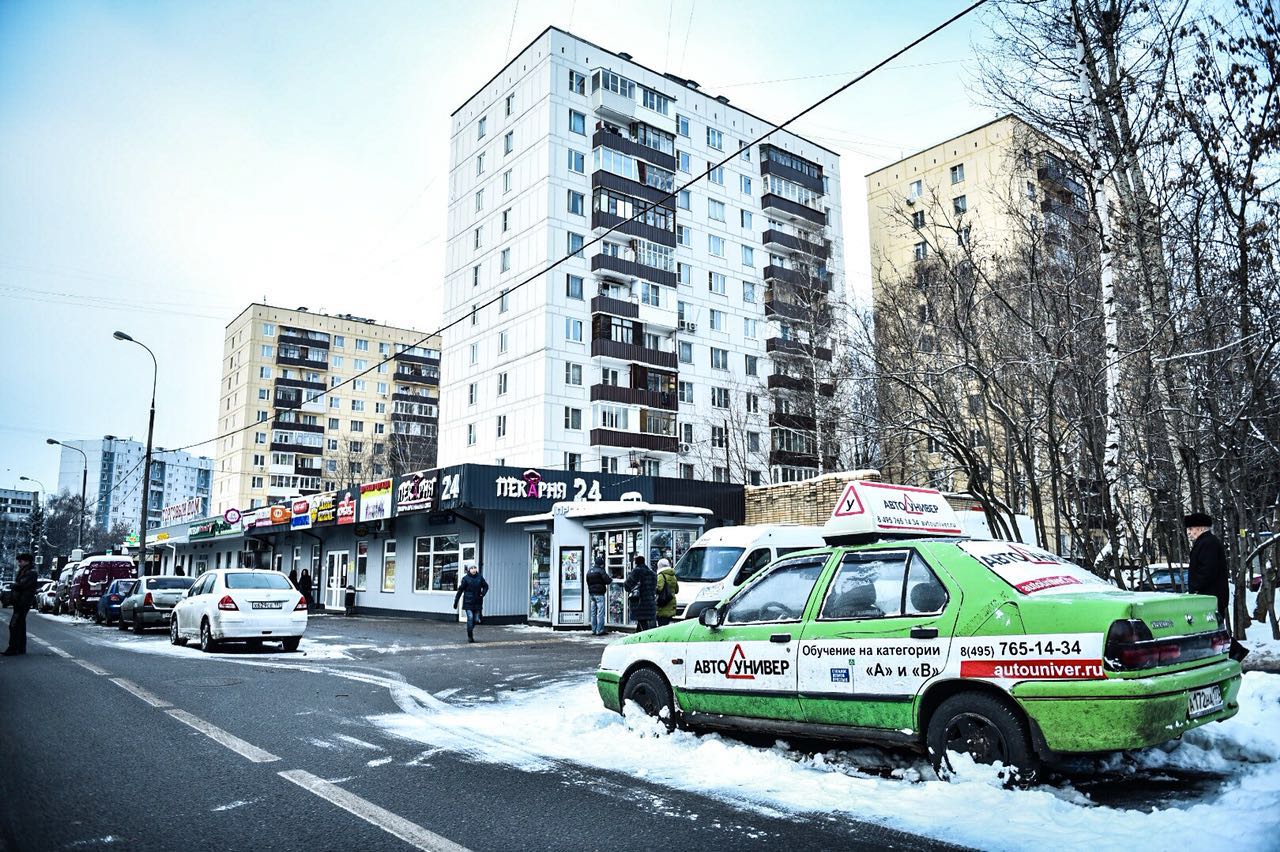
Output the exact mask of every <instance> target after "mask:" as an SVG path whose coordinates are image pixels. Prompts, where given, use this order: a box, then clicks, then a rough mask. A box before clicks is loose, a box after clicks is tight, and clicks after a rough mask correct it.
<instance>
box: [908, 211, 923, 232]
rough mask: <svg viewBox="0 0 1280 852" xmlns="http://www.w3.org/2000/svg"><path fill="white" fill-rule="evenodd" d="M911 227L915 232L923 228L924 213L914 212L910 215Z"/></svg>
mask: <svg viewBox="0 0 1280 852" xmlns="http://www.w3.org/2000/svg"><path fill="white" fill-rule="evenodd" d="M911 227H913V228H915V229H916V230H917V231H918V230H920V229H921V228H923V227H924V211H923V210H916V211H914V212H913V213H912V214H911Z"/></svg>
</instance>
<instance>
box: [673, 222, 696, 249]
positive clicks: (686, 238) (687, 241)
mask: <svg viewBox="0 0 1280 852" xmlns="http://www.w3.org/2000/svg"><path fill="white" fill-rule="evenodd" d="M676 245H681V246H685V247H687V248H692V247H693V231H692V230H690V229H689V228H688V227H686V226H685V225H676Z"/></svg>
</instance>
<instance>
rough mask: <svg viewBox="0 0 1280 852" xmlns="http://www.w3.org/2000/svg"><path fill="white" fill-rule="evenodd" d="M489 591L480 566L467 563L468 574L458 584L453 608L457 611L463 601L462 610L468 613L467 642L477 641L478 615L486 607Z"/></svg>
mask: <svg viewBox="0 0 1280 852" xmlns="http://www.w3.org/2000/svg"><path fill="white" fill-rule="evenodd" d="M488 591H489V584H488V583H487V582H485V579H484V577H481V576H480V566H479V565H477V564H476V563H474V562H468V563H467V573H466V576H464V577H463V578H462V580H461V582H459V583H458V591H457V593H455V594H454V596H453V606H454V608H455V609H456V608H457V606H458V601H459V600H461V601H462V608H463V610H465V611H466V613H467V641H468V642H474V641H476V637H475V632H474V631H475V629H476V614H477V613H479V612H480V608H481V607H482V606H483V605H484V596H485V595H486V594H487V593H488Z"/></svg>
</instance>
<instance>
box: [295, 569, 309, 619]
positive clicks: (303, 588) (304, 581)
mask: <svg viewBox="0 0 1280 852" xmlns="http://www.w3.org/2000/svg"><path fill="white" fill-rule="evenodd" d="M298 591H300V592H302V597H303V598H305V599H306V601H307V612H311V572H310V571H308V570H307V569H306V568H303V569H302V576H300V577H299V578H298Z"/></svg>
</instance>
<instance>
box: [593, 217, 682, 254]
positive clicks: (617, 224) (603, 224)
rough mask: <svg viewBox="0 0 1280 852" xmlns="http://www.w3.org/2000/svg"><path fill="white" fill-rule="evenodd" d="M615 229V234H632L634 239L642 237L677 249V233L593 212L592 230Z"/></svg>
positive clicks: (637, 221) (634, 220) (636, 221)
mask: <svg viewBox="0 0 1280 852" xmlns="http://www.w3.org/2000/svg"><path fill="white" fill-rule="evenodd" d="M609 228H615V229H616V230H615V231H614V233H619V234H630V235H631V236H633V237H640V238H641V239H645V240H648V241H649V242H651V243H657V244H658V245H662V246H669V247H670V248H675V247H676V232H675V231H668V230H665V229H663V228H655V227H654V226H653V225H648V224H645V223H644V222H641V221H639V220H637V219H624V218H622V217H621V216H616V215H614V214H613V213H606V212H604V211H603V210H593V211H591V229H592V230H593V231H596V230H607V229H609Z"/></svg>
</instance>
